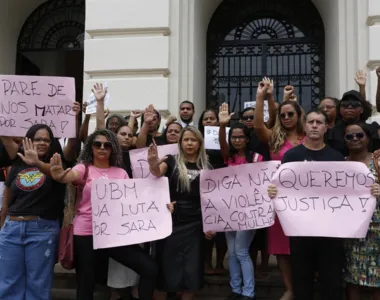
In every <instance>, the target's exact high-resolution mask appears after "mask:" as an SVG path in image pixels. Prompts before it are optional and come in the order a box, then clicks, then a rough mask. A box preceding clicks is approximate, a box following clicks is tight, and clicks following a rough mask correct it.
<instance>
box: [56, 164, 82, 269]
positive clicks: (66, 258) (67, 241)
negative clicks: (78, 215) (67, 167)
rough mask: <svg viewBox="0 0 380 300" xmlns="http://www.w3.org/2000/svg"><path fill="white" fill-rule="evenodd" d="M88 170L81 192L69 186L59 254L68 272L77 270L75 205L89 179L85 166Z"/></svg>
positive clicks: (61, 262) (60, 260)
mask: <svg viewBox="0 0 380 300" xmlns="http://www.w3.org/2000/svg"><path fill="white" fill-rule="evenodd" d="M85 167H86V170H85V174H84V176H83V184H81V185H80V188H79V191H76V189H75V187H74V186H73V185H72V184H68V186H67V190H68V201H67V206H66V208H65V213H64V219H63V227H62V228H61V231H60V233H59V248H58V249H59V252H58V261H59V263H60V264H61V266H62V267H63V268H64V269H66V270H73V269H74V268H75V261H74V231H73V219H74V215H75V204H76V198H77V197H78V194H77V193H76V192H79V193H82V192H83V187H84V184H85V183H86V180H87V177H88V165H85Z"/></svg>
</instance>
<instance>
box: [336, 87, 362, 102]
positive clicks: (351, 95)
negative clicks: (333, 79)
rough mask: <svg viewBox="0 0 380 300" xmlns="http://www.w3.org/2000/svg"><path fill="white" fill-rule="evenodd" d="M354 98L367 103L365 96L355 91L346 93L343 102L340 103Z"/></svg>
mask: <svg viewBox="0 0 380 300" xmlns="http://www.w3.org/2000/svg"><path fill="white" fill-rule="evenodd" d="M352 98H353V99H355V100H357V101H360V102H365V99H364V98H363V96H362V95H361V94H360V93H359V92H358V91H355V90H351V91H348V92H346V93H344V94H343V96H342V100H340V101H344V100H349V99H352Z"/></svg>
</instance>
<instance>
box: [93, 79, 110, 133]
mask: <svg viewBox="0 0 380 300" xmlns="http://www.w3.org/2000/svg"><path fill="white" fill-rule="evenodd" d="M91 91H92V93H93V94H94V96H95V99H96V128H97V129H106V119H105V117H104V99H105V98H106V94H107V89H105V88H104V87H103V84H101V83H100V84H99V83H97V84H95V85H94V88H93V89H92V90H91Z"/></svg>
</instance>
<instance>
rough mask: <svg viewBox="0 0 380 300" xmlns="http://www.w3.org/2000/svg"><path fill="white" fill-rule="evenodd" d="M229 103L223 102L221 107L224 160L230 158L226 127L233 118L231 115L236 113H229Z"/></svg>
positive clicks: (220, 119)
mask: <svg viewBox="0 0 380 300" xmlns="http://www.w3.org/2000/svg"><path fill="white" fill-rule="evenodd" d="M228 109H229V108H228V104H227V103H223V104H222V105H221V106H220V107H219V145H220V152H221V153H222V157H223V160H224V161H226V160H228V157H229V152H230V150H229V146H228V143H227V141H226V138H227V137H226V128H227V126H228V123H229V122H230V120H231V117H232V116H233V115H234V113H231V114H230V113H229V111H228Z"/></svg>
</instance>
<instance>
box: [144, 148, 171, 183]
mask: <svg viewBox="0 0 380 300" xmlns="http://www.w3.org/2000/svg"><path fill="white" fill-rule="evenodd" d="M167 158H168V157H167V156H165V157H163V158H161V159H160V158H159V157H158V151H157V145H156V143H154V142H153V143H152V144H150V146H149V148H148V164H149V171H150V173H151V174H152V175H153V176H156V177H162V176H164V175H165V174H166V172H167V171H168V165H167V164H166V162H165V160H166V159H167Z"/></svg>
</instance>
